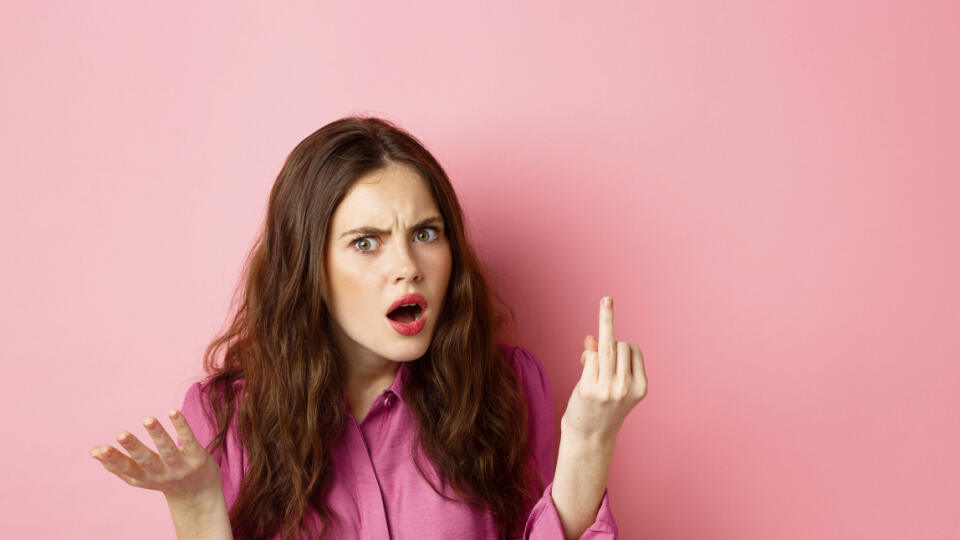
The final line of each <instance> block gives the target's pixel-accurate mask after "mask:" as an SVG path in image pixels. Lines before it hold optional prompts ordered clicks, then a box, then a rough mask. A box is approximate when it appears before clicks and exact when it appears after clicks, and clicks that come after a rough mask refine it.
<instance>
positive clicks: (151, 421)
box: [143, 417, 156, 428]
mask: <svg viewBox="0 0 960 540" xmlns="http://www.w3.org/2000/svg"><path fill="white" fill-rule="evenodd" d="M143 425H145V426H147V427H148V428H152V427H153V426H155V425H156V421H155V420H154V419H153V417H150V418H147V419H146V420H144V421H143Z"/></svg>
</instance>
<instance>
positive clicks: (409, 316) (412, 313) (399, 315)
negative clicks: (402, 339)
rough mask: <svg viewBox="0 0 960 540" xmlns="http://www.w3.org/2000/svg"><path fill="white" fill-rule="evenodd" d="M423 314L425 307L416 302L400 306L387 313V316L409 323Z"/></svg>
mask: <svg viewBox="0 0 960 540" xmlns="http://www.w3.org/2000/svg"><path fill="white" fill-rule="evenodd" d="M421 316H423V309H422V308H421V307H420V306H418V305H416V304H407V305H405V306H400V307H398V308H397V309H395V310H393V311H391V312H390V313H387V317H388V318H390V320H393V321H397V322H400V323H404V324H409V323H412V322H414V321H416V320H419V319H420V317H421Z"/></svg>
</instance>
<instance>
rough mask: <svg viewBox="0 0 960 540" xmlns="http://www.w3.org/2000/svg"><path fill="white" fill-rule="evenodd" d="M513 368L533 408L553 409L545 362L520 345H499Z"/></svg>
mask: <svg viewBox="0 0 960 540" xmlns="http://www.w3.org/2000/svg"><path fill="white" fill-rule="evenodd" d="M497 345H498V346H499V347H500V349H501V350H502V351H503V353H504V357H505V358H506V359H507V360H508V361H509V362H510V364H511V365H512V366H513V369H514V371H516V373H517V377H518V378H519V379H520V386H521V388H522V389H523V392H524V394H525V397H526V399H527V402H528V403H529V404H530V406H531V408H542V407H545V406H546V407H552V404H553V397H552V393H551V388H550V378H549V377H548V376H547V370H546V369H545V368H544V367H543V362H541V361H540V358H539V357H538V356H537V355H536V354H534V352H533V351H531V350H530V349H527V348H526V347H523V346H520V345H510V344H506V343H498V344H497Z"/></svg>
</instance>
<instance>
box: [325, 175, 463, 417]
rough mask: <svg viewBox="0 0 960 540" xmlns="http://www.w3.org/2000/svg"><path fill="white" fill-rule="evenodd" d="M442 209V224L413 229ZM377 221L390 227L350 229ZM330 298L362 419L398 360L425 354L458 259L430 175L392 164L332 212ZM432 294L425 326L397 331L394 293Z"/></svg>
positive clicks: (354, 405) (353, 409)
mask: <svg viewBox="0 0 960 540" xmlns="http://www.w3.org/2000/svg"><path fill="white" fill-rule="evenodd" d="M433 216H436V217H438V218H440V219H441V221H440V222H439V223H434V224H430V225H428V226H424V227H421V228H418V229H414V228H413V227H414V224H416V223H418V222H420V221H421V220H423V219H426V218H429V217H433ZM365 226H369V227H375V228H377V229H382V230H385V231H388V232H387V233H386V234H380V235H373V236H369V235H366V234H363V233H353V234H347V235H346V236H343V235H344V234H345V233H347V232H348V231H350V230H352V229H355V228H359V227H365ZM325 257H326V259H325V260H326V262H327V280H326V283H325V285H326V290H325V291H324V298H325V299H326V302H327V306H328V307H329V308H330V311H331V313H332V315H333V319H334V322H335V324H334V325H333V334H334V339H335V340H336V343H337V346H338V348H339V350H340V352H341V353H342V354H343V356H344V359H345V361H346V362H345V365H346V367H347V383H346V388H345V391H346V395H347V406H348V410H349V411H350V413H351V414H352V415H353V416H354V418H356V420H357V422H362V421H363V418H364V416H366V413H367V411H368V410H369V409H370V406H371V404H372V403H373V400H374V399H375V398H376V397H377V396H378V395H380V393H382V392H383V391H384V390H385V389H386V388H388V387H389V386H390V384H391V383H393V380H394V377H395V376H396V373H397V370H398V369H399V368H400V362H410V361H412V360H416V359H417V358H420V357H421V356H423V354H424V353H426V352H427V349H428V348H429V347H430V342H431V340H432V339H433V332H434V330H435V329H436V326H437V316H438V315H439V313H440V312H441V309H442V307H443V301H444V296H445V294H446V290H447V284H448V283H449V281H450V272H451V269H452V265H453V261H452V256H451V252H450V243H449V241H448V240H447V236H446V234H445V231H444V228H443V222H442V215H441V214H440V209H439V207H438V206H437V204H436V202H435V201H434V199H433V195H432V194H431V193H430V189H429V187H428V185H427V182H426V181H425V180H424V179H423V178H421V177H420V175H419V173H417V171H416V170H414V169H413V168H411V167H410V166H408V165H399V164H390V165H388V166H387V167H385V168H382V169H378V170H376V171H373V172H371V173H370V174H367V175H365V176H362V177H360V178H359V179H357V181H356V183H355V184H354V185H353V186H352V187H351V188H350V190H349V191H348V192H347V194H346V196H345V197H344V199H343V201H341V203H340V205H339V206H337V208H336V210H335V211H334V213H333V216H332V217H331V222H330V235H329V238H328V241H327V247H326V253H325ZM409 293H419V294H421V295H423V297H424V298H426V300H427V309H426V311H424V312H423V315H422V317H421V318H423V317H425V318H426V324H425V325H424V328H423V330H421V331H420V332H419V333H418V334H415V335H412V336H405V335H403V334H400V333H398V332H397V331H396V330H394V329H393V327H392V326H391V325H390V322H389V320H388V319H387V317H386V313H387V311H388V310H389V308H390V305H391V304H393V302H394V301H395V300H397V299H398V298H400V297H401V296H403V295H405V294H409Z"/></svg>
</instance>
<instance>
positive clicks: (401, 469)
mask: <svg viewBox="0 0 960 540" xmlns="http://www.w3.org/2000/svg"><path fill="white" fill-rule="evenodd" d="M499 346H500V347H501V349H502V350H503V351H504V353H505V354H506V356H507V358H511V359H512V362H513V366H514V369H516V370H517V373H518V375H519V376H520V382H521V387H522V388H523V392H524V397H525V398H526V400H527V403H528V406H529V416H528V426H527V427H528V435H529V438H530V444H531V447H532V449H533V451H534V453H535V454H536V458H537V465H534V463H533V462H532V461H531V463H530V466H531V467H534V466H537V467H538V469H539V472H540V475H541V478H542V479H543V483H544V485H545V486H546V487H545V488H544V490H543V492H542V493H541V494H540V496H539V499H538V500H534V501H528V504H527V505H526V506H525V507H524V515H525V516H527V518H526V522H525V524H524V525H523V527H522V529H518V530H516V531H511V533H510V536H509V538H526V539H542V540H547V539H549V540H562V539H563V538H564V536H563V527H562V525H561V523H560V516H559V514H558V513H557V508H556V506H554V504H553V498H552V496H551V488H552V486H553V473H554V456H553V448H554V446H553V444H554V431H555V430H554V412H553V398H552V394H551V389H550V382H549V380H548V379H547V374H546V372H545V371H544V368H543V364H542V363H541V362H540V360H539V359H538V358H537V357H536V356H535V355H534V354H533V353H532V352H530V351H529V350H527V349H525V348H523V347H513V346H510V345H504V344H500V345H499ZM405 373H406V363H403V364H401V365H400V369H399V370H397V375H396V377H395V379H394V381H393V384H391V386H390V387H389V388H388V389H386V390H384V391H383V393H381V394H380V395H379V396H377V398H376V399H375V400H374V402H373V404H372V405H371V407H370V410H369V411H368V412H367V415H366V416H365V417H364V419H363V421H362V422H360V423H357V421H356V419H355V418H354V417H353V416H352V415H351V414H350V413H349V412H347V414H346V421H347V424H346V428H345V430H344V434H343V436H342V437H341V439H340V440H339V441H338V442H337V443H336V444H334V445H333V448H332V453H333V464H334V469H333V485H332V488H331V490H330V492H329V494H328V496H327V504H329V505H330V506H331V508H332V509H333V510H334V512H335V513H336V515H337V516H338V518H339V522H338V525H337V528H335V529H334V535H333V537H334V538H339V537H342V538H364V539H378V540H379V539H384V540H386V539H393V540H402V539H403V540H405V539H416V540H422V539H425V538H426V539H432V538H456V539H459V540H465V539H488V538H489V539H495V538H498V536H497V524H496V521H495V520H494V518H493V515H492V514H491V513H489V512H488V511H485V510H480V509H477V508H474V507H472V506H469V505H467V504H465V503H461V502H456V501H449V500H446V499H444V498H443V497H441V496H440V495H438V494H437V493H436V492H435V491H434V489H433V488H432V487H431V486H430V484H428V483H427V482H426V480H424V478H423V477H422V476H421V474H420V471H419V470H418V469H417V466H416V465H415V464H414V461H413V454H412V452H413V451H414V447H415V445H414V444H413V443H414V435H415V432H416V423H415V422H416V420H415V419H414V417H413V412H412V411H411V410H410V409H409V408H408V407H407V406H406V404H405V403H404V401H403V392H402V389H403V377H404V374H405ZM234 384H235V387H236V388H237V389H238V390H240V389H242V385H243V381H237V382H236V383H234ZM206 390H207V384H206V383H199V382H198V383H194V384H193V385H192V386H191V387H190V388H189V389H188V390H187V395H186V398H185V399H184V403H183V407H182V409H181V410H182V412H183V416H184V418H186V420H187V422H188V423H189V424H190V427H191V428H192V429H193V432H194V435H196V437H197V440H198V441H199V442H200V444H202V445H204V447H206V446H207V445H208V444H209V443H210V441H212V440H213V438H214V436H215V435H216V432H217V431H216V424H215V421H214V418H215V417H214V414H213V409H212V407H211V405H210V403H209V401H208V399H206V398H207V393H206ZM226 441H227V443H226V445H225V446H222V447H220V448H218V449H217V450H216V451H214V452H213V454H212V457H213V459H214V460H215V461H216V462H217V463H218V464H219V465H220V473H221V476H222V483H223V494H224V497H225V498H226V502H227V508H230V507H232V506H233V503H234V502H235V501H236V500H237V496H238V494H239V490H240V483H241V480H242V478H243V471H244V470H245V468H246V461H247V460H246V453H245V451H244V450H243V447H242V445H241V444H240V441H239V438H238V433H237V430H236V419H234V421H233V424H232V425H231V426H230V428H229V429H228V430H227V437H226ZM416 452H417V456H418V459H419V462H420V464H421V465H422V468H423V472H424V473H425V474H426V475H427V476H428V477H429V479H430V481H431V482H432V483H433V485H434V486H437V488H438V489H441V491H443V492H444V494H445V495H447V496H451V497H457V496H458V495H457V494H456V493H455V492H454V491H452V490H451V489H449V488H448V487H447V486H446V484H445V483H443V482H442V480H441V479H440V477H439V474H438V472H437V470H436V469H435V468H434V467H433V465H432V463H431V462H430V461H429V459H428V458H427V457H426V455H425V454H424V453H423V451H422V450H420V449H419V448H416ZM317 519H318V518H317V516H316V514H315V512H310V513H309V514H308V515H307V517H306V520H307V521H308V523H310V524H311V525H312V526H313V527H314V530H319V524H318V522H317ZM617 535H618V530H617V525H616V522H615V521H614V519H613V514H612V513H611V511H610V501H609V495H608V494H607V492H606V491H604V494H603V500H602V501H601V504H600V509H599V511H598V512H597V516H596V520H595V521H594V522H593V524H592V525H591V526H590V527H589V528H588V529H587V531H586V532H584V534H583V535H582V536H581V537H580V538H581V539H596V540H599V539H604V540H606V539H613V538H617ZM275 538H279V535H278V536H276V537H275Z"/></svg>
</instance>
